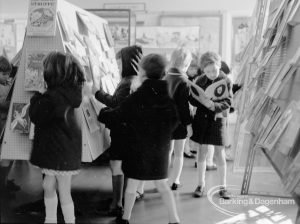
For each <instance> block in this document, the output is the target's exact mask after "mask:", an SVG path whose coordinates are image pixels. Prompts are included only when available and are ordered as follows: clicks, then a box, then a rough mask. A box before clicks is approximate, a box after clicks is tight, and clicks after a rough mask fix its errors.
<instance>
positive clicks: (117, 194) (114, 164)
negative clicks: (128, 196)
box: [109, 160, 124, 209]
mask: <svg viewBox="0 0 300 224" xmlns="http://www.w3.org/2000/svg"><path fill="white" fill-rule="evenodd" d="M109 163H110V168H111V171H112V189H113V201H112V203H111V205H110V207H111V209H113V208H116V207H122V197H123V187H124V174H123V171H122V161H121V160H110V161H109Z"/></svg>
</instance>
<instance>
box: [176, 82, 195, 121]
mask: <svg viewBox="0 0 300 224" xmlns="http://www.w3.org/2000/svg"><path fill="white" fill-rule="evenodd" d="M178 90H179V91H178V101H177V105H178V107H177V109H178V113H179V116H180V121H181V123H182V124H183V125H189V124H191V123H192V116H191V112H190V106H189V87H188V86H187V84H186V83H183V84H182V86H181V88H178Z"/></svg>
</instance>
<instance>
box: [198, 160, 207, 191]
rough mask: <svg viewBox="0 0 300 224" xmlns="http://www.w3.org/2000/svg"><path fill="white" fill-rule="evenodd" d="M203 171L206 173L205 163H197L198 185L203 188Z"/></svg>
mask: <svg viewBox="0 0 300 224" xmlns="http://www.w3.org/2000/svg"><path fill="white" fill-rule="evenodd" d="M205 171H206V161H205V160H204V162H198V164H197V172H198V185H199V186H203V187H204V186H205Z"/></svg>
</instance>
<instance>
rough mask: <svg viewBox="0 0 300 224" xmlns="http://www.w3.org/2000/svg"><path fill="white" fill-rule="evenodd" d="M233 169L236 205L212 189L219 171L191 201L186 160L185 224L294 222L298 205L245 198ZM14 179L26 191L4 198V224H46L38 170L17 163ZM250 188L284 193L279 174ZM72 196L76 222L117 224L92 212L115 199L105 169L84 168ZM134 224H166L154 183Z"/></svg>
mask: <svg viewBox="0 0 300 224" xmlns="http://www.w3.org/2000/svg"><path fill="white" fill-rule="evenodd" d="M231 170H232V162H231V163H229V169H228V184H229V190H230V191H231V192H232V193H233V199H232V200H229V201H222V200H220V199H219V198H218V197H217V194H214V189H213V187H214V186H215V185H217V180H218V178H217V172H216V171H209V172H207V188H206V193H205V197H203V198H200V199H199V198H198V199H197V198H193V196H192V192H193V190H194V189H195V187H196V169H195V168H194V160H192V159H185V162H184V169H183V173H182V178H181V182H182V184H183V187H182V188H180V190H178V191H177V192H174V195H175V198H176V202H177V207H178V211H179V215H180V218H181V223H183V224H198V223H201V224H211V223H217V224H225V223H226V224H229V223H239V224H241V223H257V224H269V223H270V224H271V223H276V224H288V223H294V220H295V216H296V211H297V206H296V205H295V204H293V201H290V200H288V199H278V198H271V197H261V196H241V195H240V189H241V187H240V186H241V182H242V178H243V174H242V173H233V172H232V171H231ZM10 178H13V179H15V182H16V183H17V184H19V185H21V187H22V189H21V191H19V192H17V193H16V194H15V196H14V198H12V197H10V198H9V199H4V203H3V204H2V205H1V223H20V222H22V223H24V222H26V223H37V222H43V218H44V217H43V214H42V213H41V211H43V207H42V206H43V203H42V200H41V199H42V189H41V180H42V176H41V174H40V172H39V170H38V169H36V168H33V167H32V166H30V165H29V164H28V163H27V162H24V161H23V162H21V161H18V162H17V163H15V165H14V166H13V169H12V171H11V173H10ZM251 188H252V190H256V191H272V192H274V193H282V192H280V191H281V190H282V187H281V184H280V181H279V178H278V177H276V175H275V174H254V175H253V179H252V183H251ZM72 192H73V199H74V202H75V207H76V208H77V210H78V212H77V223H98V224H108V223H111V224H113V223H115V220H114V218H111V217H100V216H99V215H95V213H94V212H93V211H94V209H95V208H96V207H100V206H101V207H104V206H107V205H108V201H109V198H110V196H111V174H110V170H109V168H108V167H107V166H100V167H95V166H88V165H85V166H84V167H83V170H82V172H81V173H80V174H79V175H78V176H75V177H74V179H73V184H72ZM38 200H40V201H38ZM31 202H36V205H37V206H33V208H32V207H30V206H32V204H30V203H31ZM22 205H25V206H22ZM24 207H25V210H24ZM16 208H17V211H18V210H19V211H18V212H17V213H16ZM22 208H23V210H22ZM20 210H21V212H20ZM26 210H27V211H26ZM130 223H131V224H152V223H154V224H166V223H168V220H167V211H166V209H165V208H164V206H163V203H162V200H161V198H160V196H159V194H158V193H156V192H155V189H154V185H153V183H151V182H149V183H147V184H146V195H145V198H144V199H143V200H142V201H139V202H137V203H136V204H135V206H134V209H133V213H132V218H131V221H130Z"/></svg>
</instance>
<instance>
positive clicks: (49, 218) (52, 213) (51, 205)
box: [44, 193, 58, 223]
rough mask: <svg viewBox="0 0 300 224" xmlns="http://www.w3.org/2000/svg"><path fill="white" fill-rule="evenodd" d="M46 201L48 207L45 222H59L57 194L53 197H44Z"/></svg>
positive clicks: (46, 207)
mask: <svg viewBox="0 0 300 224" xmlns="http://www.w3.org/2000/svg"><path fill="white" fill-rule="evenodd" d="M44 203H45V209H46V218H45V223H57V204H58V199H57V194H56V193H55V195H54V197H52V198H46V197H44Z"/></svg>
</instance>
